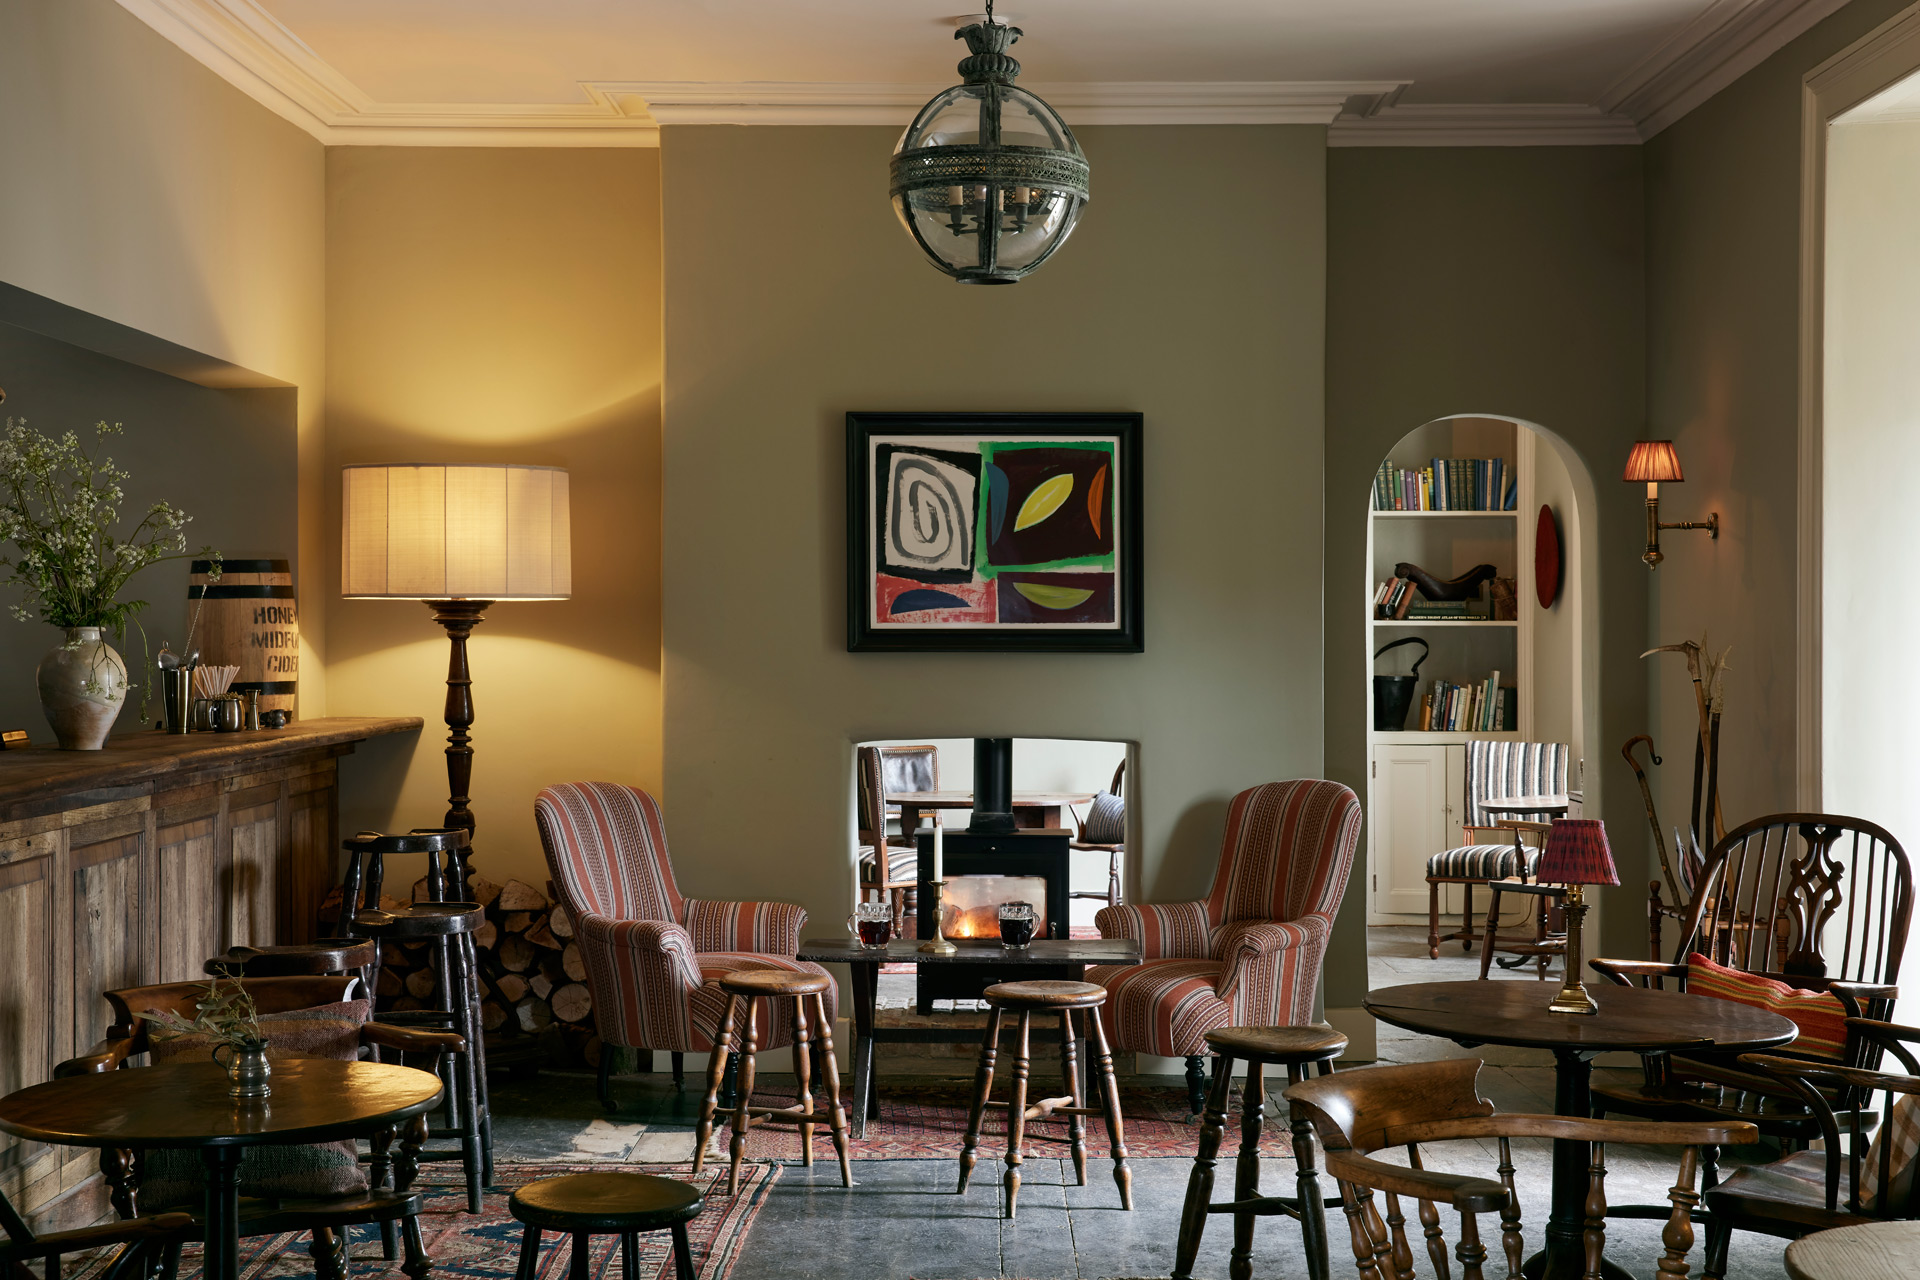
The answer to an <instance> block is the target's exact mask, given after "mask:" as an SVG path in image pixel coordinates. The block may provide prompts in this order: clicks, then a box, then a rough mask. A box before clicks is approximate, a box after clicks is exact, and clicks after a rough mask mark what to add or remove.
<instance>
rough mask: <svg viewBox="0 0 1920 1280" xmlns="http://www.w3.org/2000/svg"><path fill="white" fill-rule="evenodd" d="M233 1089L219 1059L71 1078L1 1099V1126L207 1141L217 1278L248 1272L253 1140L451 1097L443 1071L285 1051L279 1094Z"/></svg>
mask: <svg viewBox="0 0 1920 1280" xmlns="http://www.w3.org/2000/svg"><path fill="white" fill-rule="evenodd" d="M227 1088H228V1083H227V1073H226V1072H225V1071H224V1070H222V1069H221V1068H219V1067H217V1066H215V1065H213V1064H212V1063H211V1062H194V1063H186V1064H182V1065H177V1066H164V1067H140V1068H137V1069H135V1070H131V1071H103V1072H100V1073H98V1074H94V1075H81V1076H66V1077H64V1078H61V1079H58V1080H49V1081H47V1082H46V1083H45V1084H36V1085H33V1086H31V1087H30V1088H26V1089H22V1090H20V1091H19V1092H18V1093H10V1094H8V1095H7V1096H6V1097H4V1098H0V1129H4V1130H5V1131H6V1132H8V1133H11V1134H16V1135H18V1136H19V1137H22V1138H27V1139H29V1140H31V1141H34V1142H51V1143H56V1144H58V1145H61V1146H69V1147H109V1148H115V1149H119V1148H128V1149H132V1150H142V1149H148V1148H155V1147H159V1148H181V1149H191V1150H198V1151H199V1152H200V1156H201V1159H202V1160H203V1161H204V1162H205V1163H206V1168H207V1200H206V1218H205V1224H204V1229H205V1233H206V1242H207V1243H206V1262H205V1270H206V1280H239V1275H240V1155H241V1151H242V1149H243V1148H245V1147H250V1146H267V1145H273V1144H283V1143H305V1142H329V1141H333V1140H335V1139H340V1138H355V1137H360V1136H362V1135H366V1134H371V1133H373V1132H374V1131H376V1130H379V1129H383V1128H386V1127H387V1126H390V1125H395V1124H398V1123H399V1122H400V1121H403V1120H408V1119H411V1118H413V1117H414V1116H419V1115H424V1114H425V1113H426V1112H428V1111H429V1110H431V1109H432V1108H433V1107H434V1105H435V1104H437V1103H438V1102H439V1101H440V1078H439V1077H438V1076H436V1075H433V1074H431V1073H430V1072H426V1071H416V1070H414V1069H413V1068H412V1067H399V1066H389V1065H387V1064H384V1063H378V1062H333V1061H313V1060H303V1059H283V1060H281V1061H278V1062H275V1063H274V1064H273V1096H272V1097H269V1098H265V1099H262V1100H260V1101H258V1102H236V1101H234V1099H232V1098H231V1097H229V1096H228V1094H227Z"/></svg>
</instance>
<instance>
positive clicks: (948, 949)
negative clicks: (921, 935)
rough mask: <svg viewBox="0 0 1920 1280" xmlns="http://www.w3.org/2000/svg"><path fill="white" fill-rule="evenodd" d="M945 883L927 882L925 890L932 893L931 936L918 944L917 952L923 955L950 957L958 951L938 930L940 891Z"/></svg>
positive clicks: (939, 881) (937, 881) (943, 881)
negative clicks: (927, 889) (929, 890)
mask: <svg viewBox="0 0 1920 1280" xmlns="http://www.w3.org/2000/svg"><path fill="white" fill-rule="evenodd" d="M946 883H947V882H946V881H945V880H929V881H927V888H929V889H931V890H932V891H933V936H932V937H931V938H928V939H927V940H926V941H925V942H923V943H921V944H920V947H919V950H920V952H921V953H922V954H923V955H930V956H950V955H952V954H953V953H954V952H956V951H958V950H960V948H958V947H956V946H954V945H953V944H952V943H951V942H948V941H947V939H946V936H945V935H944V934H943V933H942V932H941V930H940V915H941V912H940V889H941V887H942V886H943V885H945V884H946Z"/></svg>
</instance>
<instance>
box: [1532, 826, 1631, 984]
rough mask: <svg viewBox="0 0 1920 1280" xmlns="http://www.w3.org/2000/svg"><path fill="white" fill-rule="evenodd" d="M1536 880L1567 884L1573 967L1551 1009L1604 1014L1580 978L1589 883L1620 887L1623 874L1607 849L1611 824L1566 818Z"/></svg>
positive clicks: (1551, 834)
mask: <svg viewBox="0 0 1920 1280" xmlns="http://www.w3.org/2000/svg"><path fill="white" fill-rule="evenodd" d="M1535 878H1536V879H1537V880H1539V882H1540V883H1541V884H1564V885H1566V886H1567V900H1566V903H1565V910H1566V913H1567V971H1566V975H1565V977H1564V978H1563V979H1562V981H1561V986H1560V994H1559V995H1557V996H1555V997H1554V998H1553V1001H1552V1003H1550V1004H1548V1005H1547V1008H1548V1009H1549V1010H1550V1011H1552V1012H1554V1013H1598V1012H1600V1006H1599V1005H1597V1004H1595V1003H1594V1000H1593V997H1592V996H1590V995H1588V994H1587V988H1586V986H1585V985H1584V984H1583V983H1582V982H1581V981H1580V971H1581V969H1582V968H1583V967H1584V965H1585V961H1584V959H1583V957H1582V955H1581V946H1580V926H1581V923H1582V922H1583V920H1584V919H1585V917H1586V914H1587V901H1586V886H1587V885H1590V884H1605V885H1617V884H1619V883H1620V872H1619V871H1618V870H1617V869H1616V868H1615V867H1614V865H1613V851H1612V850H1611V849H1609V848H1608V847H1607V827H1606V824H1605V823H1603V822H1601V821H1600V820H1599V819H1598V818H1560V819H1558V820H1556V821H1555V822H1554V824H1553V826H1552V827H1550V828H1549V829H1548V831H1547V847H1546V851H1545V852H1543V853H1542V854H1541V855H1540V866H1539V869H1538V871H1537V872H1536V873H1535Z"/></svg>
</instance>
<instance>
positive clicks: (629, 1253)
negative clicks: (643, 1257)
mask: <svg viewBox="0 0 1920 1280" xmlns="http://www.w3.org/2000/svg"><path fill="white" fill-rule="evenodd" d="M620 1280H641V1275H640V1233H639V1232H638V1231H622V1232H621V1233H620Z"/></svg>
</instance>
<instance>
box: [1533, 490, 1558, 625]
mask: <svg viewBox="0 0 1920 1280" xmlns="http://www.w3.org/2000/svg"><path fill="white" fill-rule="evenodd" d="M1533 585H1534V589H1535V590H1537V591H1538V592H1539V593H1540V607H1541V608H1542V609H1551V608H1553V602H1554V601H1555V600H1557V599H1559V598H1560V526H1559V525H1558V524H1557V523H1555V521H1554V518H1553V508H1552V507H1548V506H1542V507H1541V508H1540V526H1539V528H1538V529H1536V530H1535V531H1534V535H1533Z"/></svg>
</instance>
